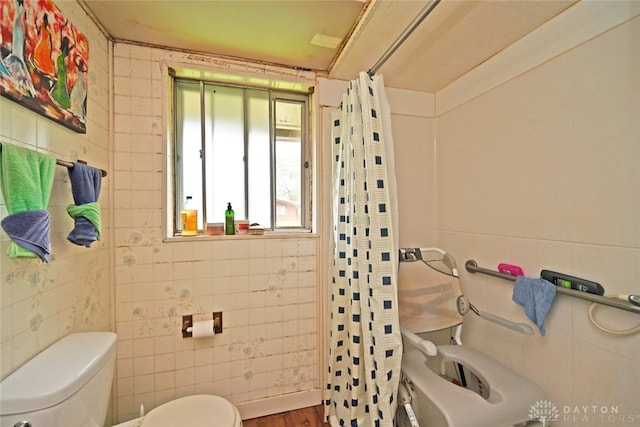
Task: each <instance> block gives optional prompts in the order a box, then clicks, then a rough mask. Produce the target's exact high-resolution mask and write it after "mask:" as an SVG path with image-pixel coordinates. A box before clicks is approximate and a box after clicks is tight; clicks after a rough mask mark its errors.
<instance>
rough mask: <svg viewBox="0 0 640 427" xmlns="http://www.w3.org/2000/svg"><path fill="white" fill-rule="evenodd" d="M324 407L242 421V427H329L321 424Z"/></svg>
mask: <svg viewBox="0 0 640 427" xmlns="http://www.w3.org/2000/svg"><path fill="white" fill-rule="evenodd" d="M323 417H324V406H322V405H318V406H312V407H309V408H303V409H298V410H295V411H289V412H283V413H281V414H274V415H267V416H266V417H260V418H253V419H250V420H243V421H242V427H329V423H325V422H323Z"/></svg>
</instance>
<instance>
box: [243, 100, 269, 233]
mask: <svg viewBox="0 0 640 427" xmlns="http://www.w3.org/2000/svg"><path fill="white" fill-rule="evenodd" d="M247 103H248V108H247V132H248V141H249V145H248V148H249V150H248V153H249V163H248V177H249V194H248V198H249V218H245V219H248V220H249V221H251V223H254V222H257V223H258V224H260V225H262V226H264V227H267V228H270V227H271V149H270V147H271V144H270V137H269V92H267V91H265V90H247Z"/></svg>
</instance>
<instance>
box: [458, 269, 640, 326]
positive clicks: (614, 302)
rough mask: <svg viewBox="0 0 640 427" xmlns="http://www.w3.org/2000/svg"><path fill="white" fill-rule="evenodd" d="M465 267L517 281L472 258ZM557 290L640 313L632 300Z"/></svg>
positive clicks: (565, 289)
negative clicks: (480, 264) (485, 266)
mask: <svg viewBox="0 0 640 427" xmlns="http://www.w3.org/2000/svg"><path fill="white" fill-rule="evenodd" d="M464 267H465V268H466V270H467V271H468V272H469V273H482V274H486V275H488V276H493V277H498V278H500V279H505V280H511V281H512V282H515V281H516V276H512V275H510V274H505V273H500V272H499V271H494V270H489V269H487V268H482V267H478V263H477V262H476V261H475V260H472V259H470V260H468V261H467V262H466V263H465V264H464ZM556 292H557V293H559V294H563V295H570V296H572V297H576V298H580V299H584V300H587V301H591V302H594V303H596V304H602V305H608V306H609V307H615V308H619V309H621V310H626V311H630V312H632V313H637V314H640V306H637V305H633V304H631V303H630V302H627V301H624V300H621V299H618V298H612V297H607V296H600V295H596V294H590V293H588V292H582V291H577V290H575V289H569V288H563V287H562V286H556Z"/></svg>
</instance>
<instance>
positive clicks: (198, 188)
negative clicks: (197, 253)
mask: <svg viewBox="0 0 640 427" xmlns="http://www.w3.org/2000/svg"><path fill="white" fill-rule="evenodd" d="M176 118H177V120H176V162H177V166H178V167H177V169H176V170H177V171H181V172H182V173H181V174H180V175H179V176H178V177H177V178H178V179H179V180H180V182H179V183H177V185H176V188H177V189H179V191H178V192H177V198H178V199H179V200H178V201H177V202H178V206H177V207H176V208H177V209H176V212H178V213H179V212H180V210H181V209H182V208H183V204H184V202H185V200H186V197H187V196H191V197H193V204H194V205H195V207H196V209H198V211H199V212H200V213H201V212H202V160H201V158H200V148H201V141H202V138H201V130H200V85H199V84H198V83H189V82H178V83H177V85H176ZM180 190H181V191H180ZM178 217H179V215H178ZM198 221H199V223H198V227H199V228H202V222H201V221H200V219H199V220H198ZM176 227H177V229H180V228H181V227H182V222H181V221H176Z"/></svg>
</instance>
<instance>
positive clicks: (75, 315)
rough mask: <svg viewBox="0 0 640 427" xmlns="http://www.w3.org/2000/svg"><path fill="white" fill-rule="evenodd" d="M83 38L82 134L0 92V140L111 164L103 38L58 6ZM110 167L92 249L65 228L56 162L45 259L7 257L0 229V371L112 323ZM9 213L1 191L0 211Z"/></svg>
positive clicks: (64, 180)
mask: <svg viewBox="0 0 640 427" xmlns="http://www.w3.org/2000/svg"><path fill="white" fill-rule="evenodd" d="M58 6H59V7H60V9H61V10H62V13H63V14H64V15H65V16H66V17H67V18H69V21H70V22H72V23H73V25H75V26H76V27H77V28H78V29H79V31H81V32H82V33H83V34H84V35H85V36H87V39H88V40H89V46H90V56H89V64H88V65H89V81H88V95H87V96H88V98H87V133H86V134H79V133H75V132H73V131H71V130H69V129H67V128H65V127H63V126H62V125H59V124H57V123H55V122H53V121H51V120H49V119H47V118H45V117H43V116H40V115H38V114H36V113H33V112H31V111H30V110H27V109H26V108H24V107H22V106H20V105H19V104H17V103H15V102H13V101H10V100H8V99H7V98H4V97H2V98H0V141H2V142H5V143H11V144H15V145H20V146H24V147H27V148H29V149H32V150H36V151H39V152H42V153H47V154H49V155H51V156H52V157H55V158H59V159H63V160H67V161H74V160H76V159H82V160H85V161H87V162H88V163H89V164H90V165H92V166H96V167H99V168H102V169H105V170H108V169H109V138H108V127H107V124H108V117H109V116H108V111H107V110H108V108H107V105H108V104H107V100H108V93H109V78H108V72H107V70H108V65H107V64H108V51H107V42H106V39H105V38H104V37H103V36H102V34H101V33H100V32H99V31H98V30H97V28H96V27H95V26H94V25H93V23H92V22H91V20H90V19H89V18H88V17H87V16H86V15H85V14H84V12H83V11H82V9H81V8H80V7H79V6H78V5H77V4H76V3H75V2H62V3H61V4H60V5H58ZM112 178H113V175H112V174H111V171H109V174H108V175H107V177H106V178H105V179H104V180H103V182H102V190H101V194H100V198H99V199H98V202H99V204H100V206H101V210H102V234H101V240H100V241H99V242H95V243H94V244H93V245H92V246H91V248H89V249H87V248H85V247H80V246H76V245H73V244H72V243H70V242H68V241H67V235H68V233H69V231H71V229H72V228H73V220H72V219H71V217H70V216H69V215H68V214H67V212H66V207H67V205H69V204H71V203H73V198H72V195H71V186H70V184H69V177H68V172H67V170H66V169H65V168H64V167H61V166H59V167H58V168H57V170H56V173H55V179H54V183H53V187H52V190H51V198H50V201H49V206H48V211H49V213H50V214H51V245H52V256H51V261H50V262H49V263H48V264H44V263H42V262H40V261H39V260H34V259H17V260H11V259H9V257H8V256H7V255H5V253H6V250H7V247H8V244H9V239H8V237H7V235H6V234H5V233H4V231H3V232H0V254H1V255H0V320H1V321H0V332H1V333H0V346H1V347H0V355H1V359H0V377H1V378H4V377H6V376H7V375H8V374H9V373H11V372H13V371H14V370H15V369H17V368H18V367H20V366H21V365H22V364H24V363H25V362H26V361H27V360H29V359H31V358H32V357H33V356H35V355H36V354H37V353H39V352H40V351H42V350H43V349H44V348H46V347H48V346H49V345H50V344H52V343H53V342H54V341H56V340H58V339H60V338H62V337H63V336H65V335H67V334H69V333H71V332H77V331H88V330H109V329H110V327H111V289H112V288H111V274H110V268H109V264H110V250H109V243H110V234H111V231H110V221H109V216H110V212H111V199H110V188H111V185H112V182H113V181H112ZM6 215H7V210H6V206H5V205H4V199H2V198H0V217H5V216H6Z"/></svg>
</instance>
